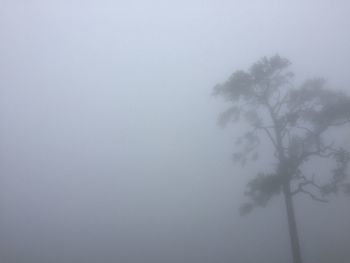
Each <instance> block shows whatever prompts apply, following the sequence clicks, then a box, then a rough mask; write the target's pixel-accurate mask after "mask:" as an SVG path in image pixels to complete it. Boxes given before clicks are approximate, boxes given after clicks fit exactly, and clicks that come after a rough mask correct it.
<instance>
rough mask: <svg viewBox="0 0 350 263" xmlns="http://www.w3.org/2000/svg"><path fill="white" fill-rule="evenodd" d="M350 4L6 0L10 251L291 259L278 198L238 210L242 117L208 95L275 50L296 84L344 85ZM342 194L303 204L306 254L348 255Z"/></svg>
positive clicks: (4, 248) (3, 44)
mask: <svg viewBox="0 0 350 263" xmlns="http://www.w3.org/2000/svg"><path fill="white" fill-rule="evenodd" d="M349 11H350V3H348V1H345V0H344V1H342V0H337V1H328V0H318V1H315V0H310V1H301V0H297V1H286V0H284V1H277V0H276V1H273V0H266V1H253V0H248V1H241V0H236V1H226V0H222V1H199V0H187V1H184V0H179V1H156V0H151V1H148V0H144V1H140V0H138V1H136V0H135V1H121V0H120V1H107V0H101V1H92V0H90V1H77V0H72V1H66V0H63V1H53V0H52V1H44V0H41V1H40V0H28V1H21V0H11V1H10V0H0V37H1V41H0V122H1V129H0V173H1V177H0V261H1V262H3V263H10V262H15V263H22V262H26V263H30V262H36V263H38V262H57V263H61V262H65V263H70V262H84V263H89V262H104V263H109V262H121V263H124V262H125V263H126V262H132V263H138V262H143V263H147V262H153V263H155V262H169V263H171V262H183V263H185V262H191V263H195V262H223V263H224V262H242V263H243V262H247V263H249V262H257V261H256V260H257V259H259V260H261V259H266V261H264V262H288V260H289V258H290V254H289V253H290V252H289V243H288V242H289V241H288V236H287V235H288V233H287V228H286V218H285V211H284V210H283V207H282V206H281V204H282V203H281V200H279V199H278V198H276V199H275V200H273V202H272V204H271V206H269V207H267V208H265V209H260V210H257V211H256V212H255V213H254V214H253V215H252V216H248V217H244V218H242V217H240V216H239V213H238V207H239V204H240V203H241V202H242V201H243V192H244V185H245V183H246V182H247V177H249V173H250V172H251V171H250V168H249V169H248V170H243V169H241V168H239V167H237V166H235V165H234V164H233V163H232V162H231V160H230V155H231V153H232V152H233V148H234V139H235V136H236V135H237V134H238V133H239V132H240V128H237V127H230V128H228V129H224V130H223V129H221V128H220V127H218V125H217V116H218V114H219V112H220V111H221V110H222V109H223V108H224V106H225V105H224V103H223V101H220V100H217V99H215V98H213V97H212V96H211V92H212V88H213V86H214V85H215V84H217V83H219V82H222V81H225V80H226V79H227V78H228V77H229V76H230V74H231V73H232V72H234V71H235V70H238V69H246V68H248V67H249V66H250V65H251V64H252V63H254V62H255V61H256V60H258V59H259V58H261V57H263V56H272V55H274V54H280V55H282V56H285V57H287V58H289V59H290V60H291V61H292V62H293V70H294V72H295V73H296V76H297V80H298V81H302V80H303V79H305V78H308V77H315V76H321V77H324V78H326V79H327V81H328V83H329V85H330V87H331V88H333V87H334V88H339V89H343V90H345V91H347V92H349V93H350V88H349V86H348V85H349V83H350V75H349V68H350V52H349V46H350V29H349V25H350V18H349ZM344 144H346V145H349V147H350V141H349V139H348V138H346V137H344ZM251 168H252V169H251V170H254V169H253V168H254V167H251ZM347 202H348V199H342V198H339V199H338V200H334V201H332V202H331V203H330V204H328V205H323V204H313V203H312V202H311V201H307V200H306V199H303V200H297V205H299V208H300V210H299V211H300V212H299V213H298V222H300V229H301V233H302V235H301V236H302V240H303V241H302V244H303V248H305V251H303V253H304V255H305V257H306V258H307V259H309V262H319V261H318V260H319V258H317V257H316V256H315V253H314V252H315V251H330V249H331V248H334V249H332V251H336V250H340V251H345V250H346V248H345V247H344V246H343V245H342V244H346V241H347V242H348V241H350V233H349V231H345V230H346V229H350V226H349V222H350V212H349V209H348V203H347ZM335 243H338V244H339V245H338V246H336V247H334V244H335ZM327 249H328V250H327ZM330 253H331V252H330ZM330 253H327V252H325V254H327V255H328V254H330ZM333 253H338V252H333ZM339 253H343V252H339ZM318 256H319V253H318ZM319 257H322V256H319ZM260 262H261V261H260Z"/></svg>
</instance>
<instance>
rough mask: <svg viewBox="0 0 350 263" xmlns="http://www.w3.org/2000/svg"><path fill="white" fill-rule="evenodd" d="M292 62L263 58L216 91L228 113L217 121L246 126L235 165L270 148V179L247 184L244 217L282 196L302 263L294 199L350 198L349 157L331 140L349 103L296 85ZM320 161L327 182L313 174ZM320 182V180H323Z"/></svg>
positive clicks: (348, 117)
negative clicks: (334, 195)
mask: <svg viewBox="0 0 350 263" xmlns="http://www.w3.org/2000/svg"><path fill="white" fill-rule="evenodd" d="M290 65H291V63H290V61H289V60H288V59H286V58H283V57H280V56H278V55H276V56H273V57H270V58H266V57H264V58H262V59H261V60H259V61H258V62H256V63H255V64H253V65H252V67H251V68H250V69H249V70H248V71H243V70H238V71H236V72H234V73H233V74H232V75H231V76H230V78H229V79H228V80H227V81H226V82H223V83H222V84H218V85H216V86H215V87H214V90H213V95H215V96H222V97H223V98H224V99H225V100H226V101H227V102H229V103H230V107H229V108H228V109H227V110H226V111H224V112H223V113H222V114H221V115H220V116H219V123H220V124H221V125H223V126H225V125H226V124H227V123H229V122H230V121H235V122H237V121H239V120H242V119H243V120H244V121H245V122H246V124H248V125H247V126H244V127H247V130H246V132H245V133H244V134H243V136H241V137H238V138H237V143H236V147H237V149H238V151H237V152H235V153H234V154H233V159H234V161H237V162H240V163H241V164H245V163H246V162H247V161H255V160H257V158H258V153H259V149H260V150H261V148H264V154H266V152H268V151H267V148H266V146H265V147H259V146H261V145H262V143H264V145H266V144H269V145H270V146H271V149H272V150H271V158H273V159H274V160H275V166H274V167H273V169H272V171H271V172H269V173H258V174H257V175H256V176H255V177H254V179H252V180H251V181H250V182H249V183H248V184H247V190H246V192H245V194H246V195H247V196H248V197H249V199H250V202H248V203H245V204H243V205H242V206H241V208H240V212H241V213H242V214H247V213H249V212H250V211H251V210H252V209H253V208H254V207H256V206H265V205H267V203H268V201H269V200H270V199H271V197H272V196H274V195H277V194H280V193H282V194H283V196H284V200H285V207H286V211H287V219H288V226H289V235H290V241H291V248H292V255H293V262H294V263H301V262H302V258H301V253H300V245H299V238H298V231H297V225H296V219H295V214H294V207H293V197H294V196H295V195H299V194H304V195H307V196H308V197H310V198H311V199H312V200H315V201H319V202H327V197H328V195H330V194H332V193H337V192H339V191H340V190H341V191H344V192H349V191H350V190H349V189H350V186H349V183H347V182H346V173H347V166H348V163H349V161H350V153H349V152H348V151H347V150H346V149H344V148H343V147H342V146H341V145H340V146H339V145H338V146H337V145H336V143H335V142H333V141H332V136H331V135H330V134H331V133H332V132H334V129H335V128H340V127H343V126H344V125H346V124H349V123H350V97H349V96H348V95H346V94H345V93H342V92H340V91H334V90H331V89H329V88H326V82H325V81H324V80H323V79H310V80H307V81H305V82H304V83H303V84H301V85H298V86H296V85H294V82H295V81H294V74H293V73H292V72H291V71H290ZM318 158H320V159H325V161H326V162H327V164H328V163H330V165H331V166H330V167H332V168H331V169H330V172H329V173H328V174H327V180H324V179H325V178H324V177H325V176H324V175H322V176H318V175H319V174H317V176H316V175H315V174H312V173H310V171H309V170H310V169H308V168H307V164H310V163H312V162H313V161H315V160H317V159H318ZM321 177H322V179H321Z"/></svg>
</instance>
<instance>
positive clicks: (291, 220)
mask: <svg viewBox="0 0 350 263" xmlns="http://www.w3.org/2000/svg"><path fill="white" fill-rule="evenodd" d="M283 194H284V200H285V204H286V209H287V218H288V227H289V237H290V243H291V246H292V254H293V263H302V260H301V253H300V244H299V237H298V229H297V224H296V219H295V214H294V207H293V200H292V195H291V191H290V182H286V183H284V184H283Z"/></svg>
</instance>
